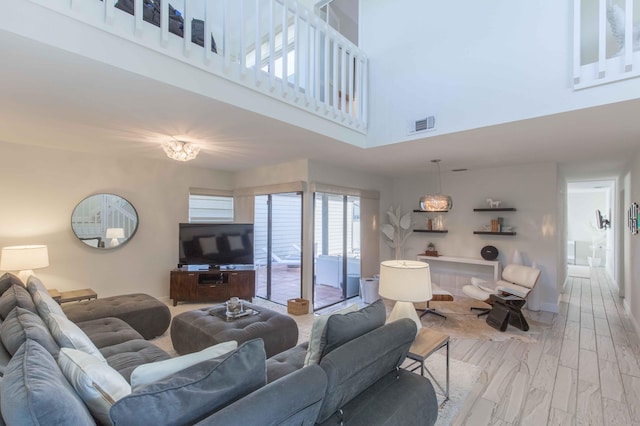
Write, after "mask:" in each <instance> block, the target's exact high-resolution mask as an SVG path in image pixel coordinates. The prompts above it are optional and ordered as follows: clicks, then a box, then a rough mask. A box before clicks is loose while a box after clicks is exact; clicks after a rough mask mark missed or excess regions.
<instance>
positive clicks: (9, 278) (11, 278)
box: [0, 272, 22, 296]
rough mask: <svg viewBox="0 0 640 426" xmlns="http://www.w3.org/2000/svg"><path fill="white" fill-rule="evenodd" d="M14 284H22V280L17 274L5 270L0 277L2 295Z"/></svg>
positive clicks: (0, 293) (0, 292)
mask: <svg viewBox="0 0 640 426" xmlns="http://www.w3.org/2000/svg"><path fill="white" fill-rule="evenodd" d="M13 284H17V285H22V281H20V278H18V276H17V275H13V274H12V273H10V272H5V273H4V274H2V276H1V277H0V296H2V295H3V294H4V292H5V291H7V290H8V289H9V287H11V286H12V285H13Z"/></svg>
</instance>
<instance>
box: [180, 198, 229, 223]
mask: <svg viewBox="0 0 640 426" xmlns="http://www.w3.org/2000/svg"><path fill="white" fill-rule="evenodd" d="M189 222H190V223H210V222H233V197H231V196H221V195H199V194H189Z"/></svg>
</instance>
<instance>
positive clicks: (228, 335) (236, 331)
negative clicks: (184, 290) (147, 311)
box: [171, 302, 298, 358]
mask: <svg viewBox="0 0 640 426" xmlns="http://www.w3.org/2000/svg"><path fill="white" fill-rule="evenodd" d="M244 306H245V308H249V309H254V310H256V311H258V313H257V314H255V315H249V316H245V317H241V318H237V319H233V320H227V319H225V318H223V317H221V316H218V315H215V314H212V313H215V312H216V311H218V312H219V311H221V310H224V305H215V306H210V307H206V308H202V309H196V310H193V311H189V312H184V313H182V314H178V315H176V316H175V317H174V318H173V321H172V322H171V343H173V347H174V349H175V350H176V352H178V353H179V354H180V355H185V354H188V353H192V352H197V351H200V350H202V349H205V348H207V347H209V346H211V345H215V344H218V343H222V342H228V341H230V340H236V341H237V342H238V344H239V345H240V344H242V343H243V342H246V341H248V340H251V339H255V338H261V339H262V340H263V341H264V348H265V351H266V353H267V358H270V357H272V356H273V355H276V354H278V353H280V352H283V351H286V350H287V349H290V348H292V347H294V346H295V345H296V343H297V342H298V325H297V324H296V322H295V321H294V320H293V318H291V317H289V316H287V315H283V314H280V313H278V312H275V311H272V310H270V309H267V308H265V307H263V306H257V305H253V304H251V303H246V302H245V303H244ZM212 311H213V312H212Z"/></svg>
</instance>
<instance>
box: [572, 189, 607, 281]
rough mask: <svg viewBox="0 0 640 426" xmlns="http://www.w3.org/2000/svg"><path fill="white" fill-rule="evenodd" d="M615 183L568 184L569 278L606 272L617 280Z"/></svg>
mask: <svg viewBox="0 0 640 426" xmlns="http://www.w3.org/2000/svg"><path fill="white" fill-rule="evenodd" d="M616 194H617V191H616V182H615V180H613V179H611V180H597V181H596V180H593V181H579V182H568V183H567V242H566V243H567V246H566V247H567V258H566V261H567V265H568V268H567V269H568V274H569V276H574V277H576V276H577V277H581V276H582V275H585V276H586V277H588V275H589V268H604V269H606V270H607V272H609V274H610V276H611V277H615V256H616V246H615V239H614V235H615V232H614V229H615V228H614V227H615V226H616V225H617V223H616V221H615V220H612V218H615V217H616V216H615V214H616V213H615V210H616V202H615V197H616Z"/></svg>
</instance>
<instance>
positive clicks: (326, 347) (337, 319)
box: [320, 299, 387, 358]
mask: <svg viewBox="0 0 640 426" xmlns="http://www.w3.org/2000/svg"><path fill="white" fill-rule="evenodd" d="M386 319H387V311H386V309H385V306H384V302H383V301H382V299H378V300H376V301H375V302H374V303H372V304H370V305H369V306H367V307H365V308H362V309H360V310H359V311H356V312H350V313H347V314H344V315H334V316H332V317H330V318H329V319H328V320H327V326H326V327H325V329H324V333H323V334H322V341H321V344H320V346H321V347H322V352H321V355H320V358H322V357H324V356H325V355H327V354H328V353H330V352H331V351H332V350H334V349H336V348H339V347H340V346H342V345H344V344H345V343H347V342H349V341H351V340H353V339H355V338H357V337H360V336H362V335H363V334H366V333H368V332H370V331H372V330H375V329H376V328H378V327H382V326H383V325H384V322H385V321H386Z"/></svg>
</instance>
